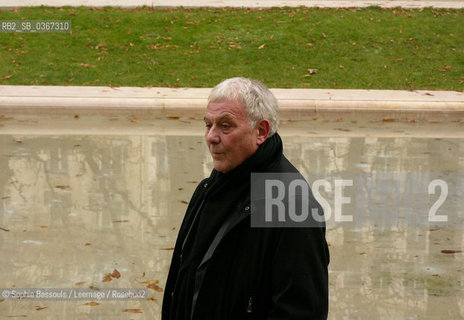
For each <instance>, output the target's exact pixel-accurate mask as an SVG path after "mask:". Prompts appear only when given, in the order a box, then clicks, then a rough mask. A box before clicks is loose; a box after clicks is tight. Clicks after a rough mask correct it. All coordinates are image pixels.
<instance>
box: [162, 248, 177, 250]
mask: <svg viewBox="0 0 464 320" xmlns="http://www.w3.org/2000/svg"><path fill="white" fill-rule="evenodd" d="M160 250H174V248H161V249H160Z"/></svg>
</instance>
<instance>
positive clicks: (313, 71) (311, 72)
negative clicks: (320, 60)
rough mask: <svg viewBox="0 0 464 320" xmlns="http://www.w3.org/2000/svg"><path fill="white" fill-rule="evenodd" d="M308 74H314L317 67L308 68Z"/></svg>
mask: <svg viewBox="0 0 464 320" xmlns="http://www.w3.org/2000/svg"><path fill="white" fill-rule="evenodd" d="M308 72H309V74H316V73H317V69H308Z"/></svg>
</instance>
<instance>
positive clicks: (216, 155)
mask: <svg viewBox="0 0 464 320" xmlns="http://www.w3.org/2000/svg"><path fill="white" fill-rule="evenodd" d="M222 154H223V153H222V152H216V151H211V156H212V157H213V158H217V157H220V156H221V155H222Z"/></svg>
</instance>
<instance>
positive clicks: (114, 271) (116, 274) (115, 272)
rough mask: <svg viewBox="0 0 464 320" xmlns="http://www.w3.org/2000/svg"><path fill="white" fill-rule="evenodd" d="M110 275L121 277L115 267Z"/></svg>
mask: <svg viewBox="0 0 464 320" xmlns="http://www.w3.org/2000/svg"><path fill="white" fill-rule="evenodd" d="M111 276H112V277H113V278H116V279H119V278H121V274H120V273H119V271H118V270H116V269H114V270H113V273H111Z"/></svg>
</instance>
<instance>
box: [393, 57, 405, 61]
mask: <svg viewBox="0 0 464 320" xmlns="http://www.w3.org/2000/svg"><path fill="white" fill-rule="evenodd" d="M395 60H396V61H403V60H404V59H403V58H402V57H399V58H396V59H395Z"/></svg>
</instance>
